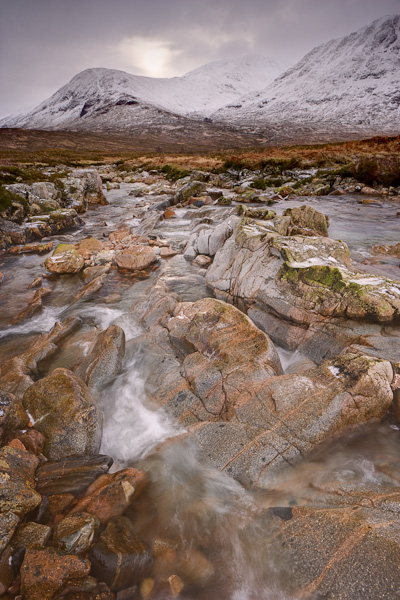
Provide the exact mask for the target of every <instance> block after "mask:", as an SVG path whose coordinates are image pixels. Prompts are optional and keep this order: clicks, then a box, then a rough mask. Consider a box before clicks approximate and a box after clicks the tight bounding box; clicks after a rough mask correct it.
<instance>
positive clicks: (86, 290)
mask: <svg viewBox="0 0 400 600" xmlns="http://www.w3.org/2000/svg"><path fill="white" fill-rule="evenodd" d="M89 268H93V269H96V268H97V267H89ZM101 268H104V267H101ZM105 278H106V273H103V274H102V275H99V276H98V277H96V278H95V279H92V280H91V281H89V283H87V284H86V285H85V286H84V287H83V288H82V289H81V291H80V292H78V293H77V294H76V296H75V298H74V301H75V302H78V301H79V300H82V298H85V299H86V300H87V299H88V298H90V297H91V296H92V295H93V294H95V293H96V292H98V291H99V289H100V288H101V287H102V286H103V283H104V280H105Z"/></svg>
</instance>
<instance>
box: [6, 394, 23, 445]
mask: <svg viewBox="0 0 400 600" xmlns="http://www.w3.org/2000/svg"><path fill="white" fill-rule="evenodd" d="M28 424H29V417H28V415H27V414H26V412H25V410H24V409H23V407H22V405H21V404H20V403H19V402H18V400H17V399H16V398H15V396H14V395H13V394H9V393H7V392H3V391H0V443H1V442H2V441H3V439H4V438H5V437H6V436H9V435H10V434H11V433H13V432H14V431H15V430H16V429H20V428H23V427H27V426H28Z"/></svg>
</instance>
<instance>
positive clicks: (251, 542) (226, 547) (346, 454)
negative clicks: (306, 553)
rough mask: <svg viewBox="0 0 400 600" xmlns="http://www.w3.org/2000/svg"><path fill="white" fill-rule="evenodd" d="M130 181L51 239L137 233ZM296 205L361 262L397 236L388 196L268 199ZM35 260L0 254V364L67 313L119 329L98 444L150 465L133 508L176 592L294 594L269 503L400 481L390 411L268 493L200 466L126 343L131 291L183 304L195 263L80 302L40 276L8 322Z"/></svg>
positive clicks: (169, 226) (120, 457)
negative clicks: (153, 399)
mask: <svg viewBox="0 0 400 600" xmlns="http://www.w3.org/2000/svg"><path fill="white" fill-rule="evenodd" d="M131 187H132V186H130V185H129V184H123V185H122V186H121V190H112V191H111V192H109V193H108V199H109V201H110V204H109V206H106V207H100V208H98V209H96V210H91V211H90V212H89V213H88V214H87V215H86V216H85V220H86V224H85V226H84V227H83V228H82V229H81V230H79V231H75V232H73V233H71V234H68V235H63V236H58V237H57V238H54V241H55V242H56V243H57V242H59V241H72V242H75V241H78V240H79V239H81V238H83V237H85V236H87V235H94V236H96V237H99V238H100V239H101V237H102V236H103V234H104V236H108V233H110V232H111V231H112V230H114V229H115V228H116V227H117V225H118V224H119V223H121V222H122V221H128V223H129V225H130V226H131V227H132V228H133V230H134V229H135V227H137V226H138V225H139V220H138V219H137V217H136V216H135V214H136V213H135V210H134V209H135V207H136V206H137V204H138V203H139V202H140V201H139V200H137V199H133V198H132V197H129V196H128V193H129V191H130V189H131ZM303 203H311V204H313V205H314V206H315V207H316V208H318V210H321V211H322V212H324V213H325V214H328V215H329V216H330V217H331V228H330V235H331V236H332V237H334V238H337V239H342V240H344V241H346V242H347V243H348V244H349V246H350V248H351V251H352V254H353V258H354V259H356V260H358V261H361V260H365V259H369V258H372V255H371V253H370V249H371V246H372V245H374V244H383V243H395V242H397V241H398V238H399V224H400V219H399V217H396V216H395V215H396V208H395V207H394V206H393V205H391V204H390V203H383V204H382V205H377V206H372V205H365V206H364V205H359V204H357V199H356V198H355V197H350V196H349V197H327V198H307V199H301V202H300V201H294V200H293V201H289V202H280V203H278V204H277V205H276V206H275V207H274V208H275V209H276V210H277V212H278V213H280V212H281V211H282V210H284V208H287V207H291V206H295V205H301V204H303ZM227 212H229V209H222V208H216V209H215V217H216V218H217V219H218V218H221V216H222V213H223V214H227ZM195 216H196V211H193V210H192V209H187V210H186V209H181V210H179V211H178V216H177V218H176V219H171V220H168V221H163V222H161V224H160V225H159V226H158V227H157V228H156V233H157V235H159V236H162V237H164V238H165V239H166V240H168V241H169V242H170V243H171V244H172V245H176V246H177V247H178V246H180V247H182V245H183V244H184V242H185V241H186V240H187V238H188V236H189V234H190V226H191V223H192V219H193V218H195ZM43 260H44V259H43V257H38V256H11V255H7V254H5V255H3V256H2V257H1V259H0V262H1V271H2V272H3V273H4V275H5V280H4V283H3V284H2V286H1V287H0V302H1V307H2V310H1V313H0V344H1V345H0V364H1V362H3V361H4V360H5V359H7V358H10V356H13V355H16V354H18V353H20V352H22V351H23V349H24V348H25V347H26V345H27V343H28V342H29V341H30V340H31V339H32V337H33V336H34V335H36V334H37V333H38V332H42V331H48V330H49V329H50V328H51V327H52V326H53V324H54V323H55V321H56V320H59V319H62V318H65V317H66V316H68V315H71V314H77V315H79V316H80V317H81V318H82V320H83V326H82V330H83V331H87V335H88V336H90V332H91V331H92V330H93V327H100V328H102V329H104V328H106V327H108V326H109V325H110V324H112V323H115V324H118V325H120V326H121V327H122V328H123V329H124V331H125V334H126V339H127V352H126V356H125V362H124V366H123V370H122V372H121V374H120V375H119V376H118V377H117V378H116V379H115V380H114V381H113V382H112V383H111V384H110V385H109V386H108V387H107V388H106V389H104V390H103V392H102V394H101V397H100V398H99V402H100V405H101V408H102V411H103V413H104V434H103V440H102V447H101V452H102V453H105V454H109V455H110V456H112V457H113V458H114V460H115V464H114V469H117V468H121V467H123V466H126V465H135V466H139V467H140V468H143V469H145V470H146V471H147V473H148V474H149V479H150V485H149V488H148V491H147V494H146V496H145V500H142V501H141V500H140V498H139V500H138V501H137V502H136V504H135V505H134V506H133V507H132V510H131V513H130V516H131V518H132V519H133V521H134V523H135V526H136V528H137V530H138V532H139V534H140V535H141V537H142V538H143V539H145V540H146V541H147V542H148V543H149V544H151V545H153V544H154V542H155V541H156V540H159V541H160V540H161V541H163V543H165V544H167V545H168V547H170V549H171V555H172V559H173V561H174V568H176V570H177V572H178V573H180V574H182V578H183V579H184V580H185V582H186V586H185V589H184V591H183V592H182V595H181V596H180V597H181V598H182V599H183V600H185V599H186V600H203V599H204V600H205V599H207V600H209V599H210V598H213V599H221V600H253V599H254V600H290V599H292V598H293V599H294V598H296V596H295V594H294V591H293V590H292V583H291V580H290V573H288V571H287V567H285V566H284V565H282V564H279V562H278V561H276V560H275V558H274V555H273V553H271V550H270V541H271V540H270V537H271V536H270V530H269V521H268V518H267V515H268V514H269V513H268V508H269V507H275V506H279V507H290V506H296V505H305V506H315V507H323V506H326V505H327V504H328V505H329V503H330V502H331V501H332V494H331V491H332V490H337V488H338V487H339V488H340V489H341V490H344V491H345V490H346V489H349V490H351V493H352V494H354V495H355V496H357V494H366V493H367V492H368V491H369V490H379V489H380V488H382V489H386V488H385V486H387V485H389V484H390V485H392V486H393V485H397V486H398V487H400V468H399V467H397V470H396V468H393V465H398V464H400V461H399V459H400V439H399V432H398V427H397V426H396V425H395V424H394V423H393V422H391V421H390V420H388V421H387V422H385V423H384V424H381V425H379V426H378V425H376V426H373V427H369V428H364V429H362V430H361V431H360V432H359V433H358V434H357V435H354V434H353V435H349V436H348V437H347V438H345V439H341V441H340V442H335V443H330V444H327V445H326V446H324V447H322V448H321V449H320V450H319V451H318V453H317V454H315V455H314V456H312V457H311V458H309V459H307V460H304V461H303V462H302V463H299V465H298V466H297V467H296V468H292V469H291V470H290V472H285V473H284V474H282V477H281V480H280V481H278V482H277V483H276V485H275V487H274V489H273V490H269V491H265V492H257V493H254V492H252V491H251V490H246V489H245V488H244V487H242V486H241V485H240V484H239V483H238V482H236V481H234V480H233V479H231V478H230V477H228V476H227V475H225V474H222V473H220V472H216V471H215V470H212V469H209V468H207V467H206V466H204V465H202V464H200V463H199V461H198V459H197V456H196V448H195V447H194V446H193V444H192V442H191V440H190V439H189V438H188V437H186V436H185V431H184V430H183V429H182V428H181V427H179V426H177V424H176V423H174V421H173V420H172V418H171V417H170V416H168V415H167V414H166V413H165V412H163V411H162V410H156V409H155V408H154V407H153V406H151V404H150V402H149V399H148V380H149V378H151V374H149V373H146V370H145V368H144V366H143V358H144V357H143V354H142V351H141V350H140V346H137V345H136V344H131V343H130V342H132V341H134V340H135V339H136V338H137V337H138V336H139V335H141V334H142V330H141V328H140V325H139V324H138V323H137V322H136V321H135V316H134V313H132V312H130V310H129V309H130V306H131V305H132V303H133V301H134V300H135V299H136V298H138V297H140V296H141V295H142V294H143V293H151V286H152V285H153V284H154V283H155V281H163V282H164V283H165V284H166V285H167V287H168V289H169V290H170V291H172V292H176V293H178V294H180V295H181V297H182V299H183V300H185V301H194V300H197V299H199V298H202V297H206V296H208V295H210V290H208V289H207V287H206V286H205V283H204V271H203V270H202V269H201V268H199V267H196V266H195V265H193V264H191V263H189V262H187V261H185V259H184V258H183V256H182V255H181V254H180V255H179V254H178V255H177V256H175V257H173V258H170V259H168V260H165V261H163V262H162V265H161V266H160V268H159V269H158V270H157V271H155V272H154V273H151V274H150V277H149V278H148V279H147V280H143V281H140V280H138V279H137V278H135V277H130V276H125V275H123V274H120V273H118V272H113V273H112V275H111V276H110V277H109V278H108V279H107V282H106V284H105V286H104V288H103V289H102V290H101V293H99V294H97V296H96V297H95V298H91V299H89V300H87V301H85V302H80V303H78V304H75V303H74V302H73V298H74V295H75V294H76V292H77V291H78V289H79V288H80V286H81V281H80V279H79V276H65V277H63V276H61V277H57V276H56V277H49V278H48V279H47V281H46V285H48V286H49V287H50V289H51V290H52V292H51V294H49V296H48V297H46V299H45V301H44V304H45V308H44V309H43V310H42V311H41V312H40V313H38V314H37V315H35V316H34V317H32V318H31V319H29V320H27V321H24V322H22V323H21V324H18V325H9V323H10V322H11V320H12V318H13V317H14V316H15V315H16V314H17V313H18V312H19V311H20V310H21V309H22V308H23V307H24V306H25V305H26V302H27V298H28V296H29V295H31V294H32V292H31V291H27V289H26V288H27V285H28V284H29V283H30V282H31V281H32V280H33V279H34V278H35V277H37V276H39V275H40V274H41V273H42V272H43V269H42V268H41V266H40V263H41V262H42V261H43ZM368 268H369V267H368ZM371 268H372V270H373V272H377V273H378V272H379V273H380V274H383V275H387V276H391V277H393V278H399V276H400V269H399V261H398V259H397V260H396V259H386V258H385V259H382V261H381V263H380V264H375V265H373V266H372V267H371ZM116 293H117V295H116ZM85 328H86V329H85ZM88 339H89V338H88ZM74 344H75V345H74ZM78 345H79V346H80V351H81V352H83V354H84V351H85V348H84V346H83V345H82V339H81V338H79V339H77V340H75V341H74V339H72V341H71V343H70V344H69V347H68V348H67V349H65V350H64V349H63V350H62V351H61V352H60V353H59V354H57V355H56V356H55V357H54V358H53V359H52V363H51V368H55V367H57V366H66V367H68V366H70V365H71V364H72V363H73V360H74V355H75V353H76V352H77V347H78ZM280 356H281V359H282V363H283V366H284V368H285V369H286V368H289V367H290V365H291V364H292V363H293V362H294V361H296V360H298V359H299V358H301V357H299V356H298V355H297V354H296V353H294V354H293V353H292V354H291V353H288V352H285V351H280ZM366 434H367V435H366ZM166 440H169V441H167V442H166ZM160 444H161V446H160ZM393 472H395V473H396V474H397V482H396V481H395V482H394V479H393ZM389 473H390V474H389ZM336 502H337V499H336ZM163 556H164V558H163V559H162V560H161V559H160V560H159V561H158V562H157V567H156V568H157V569H158V575H159V578H160V580H161V579H162V577H163V575H165V574H167V575H168V573H169V572H170V571H169V570H170V568H171V567H170V564H169V563H168V560H167V558H165V556H167V557H168V553H167V554H166V555H163ZM158 597H159V598H160V599H161V598H164V597H166V596H165V590H162V589H160V592H159V595H158Z"/></svg>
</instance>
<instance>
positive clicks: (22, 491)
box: [0, 446, 42, 517]
mask: <svg viewBox="0 0 400 600" xmlns="http://www.w3.org/2000/svg"><path fill="white" fill-rule="evenodd" d="M38 464H39V460H38V459H37V458H36V456H34V455H33V454H31V453H30V452H25V451H23V450H16V449H14V448H10V447H8V446H5V447H4V448H1V449H0V482H1V492H0V513H9V512H12V513H14V514H16V515H17V516H19V517H23V516H24V515H25V514H26V513H28V512H30V511H31V510H33V509H34V508H36V506H39V504H40V503H41V501H42V497H41V496H40V494H38V493H37V492H36V491H35V483H34V476H35V470H36V468H37V466H38Z"/></svg>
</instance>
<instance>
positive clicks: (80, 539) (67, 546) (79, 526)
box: [53, 512, 100, 554]
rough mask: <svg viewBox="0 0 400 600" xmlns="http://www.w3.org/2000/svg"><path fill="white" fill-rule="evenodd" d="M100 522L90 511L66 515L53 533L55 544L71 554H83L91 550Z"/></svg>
mask: <svg viewBox="0 0 400 600" xmlns="http://www.w3.org/2000/svg"><path fill="white" fill-rule="evenodd" d="M99 525H100V522H99V520H98V519H97V517H95V516H94V515H90V514H89V513H84V512H82V513H76V514H74V515H71V516H69V517H66V518H65V519H63V520H62V521H60V523H58V525H57V527H56V528H55V529H54V533H53V543H54V545H55V546H56V547H57V548H58V549H59V550H62V551H64V552H67V553H69V554H82V553H84V552H86V551H87V550H89V548H90V545H91V543H92V541H93V538H94V534H95V531H96V529H97V528H98V527H99Z"/></svg>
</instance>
